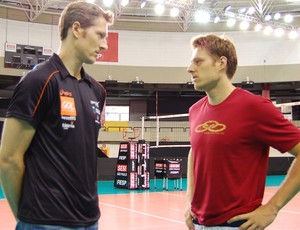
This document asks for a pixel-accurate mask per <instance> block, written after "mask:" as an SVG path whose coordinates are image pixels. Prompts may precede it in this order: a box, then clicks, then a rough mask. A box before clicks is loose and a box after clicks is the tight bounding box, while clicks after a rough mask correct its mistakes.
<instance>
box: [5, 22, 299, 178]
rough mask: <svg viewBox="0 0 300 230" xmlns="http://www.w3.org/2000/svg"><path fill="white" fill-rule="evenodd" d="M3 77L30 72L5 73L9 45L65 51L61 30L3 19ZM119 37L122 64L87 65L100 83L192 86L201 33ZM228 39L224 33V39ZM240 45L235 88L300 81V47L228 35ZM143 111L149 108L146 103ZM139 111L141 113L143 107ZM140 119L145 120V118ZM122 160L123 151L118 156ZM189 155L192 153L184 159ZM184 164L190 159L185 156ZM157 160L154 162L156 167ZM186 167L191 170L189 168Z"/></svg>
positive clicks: (282, 165)
mask: <svg viewBox="0 0 300 230" xmlns="http://www.w3.org/2000/svg"><path fill="white" fill-rule="evenodd" d="M0 31H1V33H0V73H1V74H2V75H16V76H22V75H23V72H26V71H25V70H21V69H9V68H4V47H5V43H6V42H9V43H16V44H23V45H34V46H43V47H47V48H53V50H54V51H55V52H56V51H57V50H58V48H59V36H58V32H57V31H58V30H57V26H53V25H43V24H38V23H31V22H19V21H13V20H6V19H0ZM112 32H117V33H118V35H119V43H118V46H119V61H118V62H117V63H106V62H105V63H104V62H102V63H100V62H99V63H96V64H94V65H86V67H85V68H86V70H87V72H88V73H89V74H91V75H92V76H93V77H94V78H95V79H96V80H98V81H105V80H107V79H108V76H111V77H112V78H113V79H114V80H117V81H119V82H131V81H133V80H135V78H136V77H137V76H138V77H139V79H140V80H143V81H144V82H145V83H170V84H176V83H186V82H187V81H189V80H190V76H189V74H187V72H186V68H187V66H188V65H189V62H190V57H191V48H190V44H189V42H190V39H191V38H192V37H194V36H195V35H197V34H196V33H186V32H181V33H166V32H144V31H143V32H141V31H112ZM218 34H222V33H218ZM224 35H226V36H229V37H230V38H231V40H233V42H234V43H235V44H236V48H237V53H238V57H239V67H238V70H237V73H236V75H235V77H234V79H233V82H234V83H237V82H241V81H244V80H245V79H246V77H249V78H250V79H251V80H253V81H254V82H281V81H299V70H300V42H299V39H297V40H289V39H287V38H286V37H283V38H275V37H274V36H265V35H263V34H262V33H256V32H250V31H248V32H226V33H224ZM141 105H142V106H143V109H145V104H143V103H142V102H141ZM137 108H138V107H137ZM139 115H140V114H139ZM115 154H117V147H116V150H115ZM184 154H185V155H186V152H185V153H183V155H184ZM183 155H181V156H182V157H183V159H185V160H184V162H186V157H185V156H183ZM153 159H154V157H152V158H151V162H153ZM291 161H292V157H281V156H277V157H271V158H270V165H269V166H270V167H269V171H268V172H269V174H284V173H285V172H286V170H287V168H288V166H289V164H290V163H291ZM115 162H116V158H109V159H99V164H98V168H99V175H98V178H99V179H108V178H109V179H112V178H113V177H114V170H115ZM185 166H186V165H185Z"/></svg>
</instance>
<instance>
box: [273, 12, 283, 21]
mask: <svg viewBox="0 0 300 230" xmlns="http://www.w3.org/2000/svg"><path fill="white" fill-rule="evenodd" d="M280 17H281V14H280V13H279V12H277V13H276V14H274V19H275V20H278V19H279V18H280Z"/></svg>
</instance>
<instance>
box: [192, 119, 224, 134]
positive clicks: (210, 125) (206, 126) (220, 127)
mask: <svg viewBox="0 0 300 230" xmlns="http://www.w3.org/2000/svg"><path fill="white" fill-rule="evenodd" d="M225 129H226V125H224V124H221V123H219V122H218V121H214V120H210V121H206V122H205V123H203V124H200V125H198V126H197V127H196V128H195V132H196V133H203V132H210V133H220V132H222V131H224V130H225Z"/></svg>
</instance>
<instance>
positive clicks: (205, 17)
mask: <svg viewBox="0 0 300 230" xmlns="http://www.w3.org/2000/svg"><path fill="white" fill-rule="evenodd" d="M194 17H195V20H196V22H200V23H207V22H209V20H210V14H209V13H208V12H207V11H204V10H198V11H196V13H195V15H194Z"/></svg>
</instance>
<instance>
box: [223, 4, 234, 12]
mask: <svg viewBox="0 0 300 230" xmlns="http://www.w3.org/2000/svg"><path fill="white" fill-rule="evenodd" d="M231 7H232V6H231V5H227V6H225V7H224V9H223V10H224V11H225V12H226V11H228V10H230V9H231Z"/></svg>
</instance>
